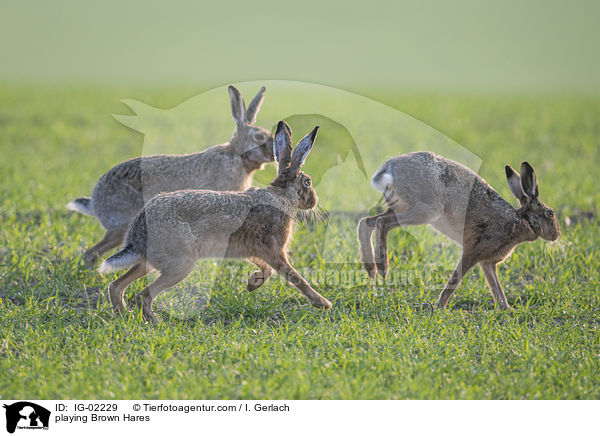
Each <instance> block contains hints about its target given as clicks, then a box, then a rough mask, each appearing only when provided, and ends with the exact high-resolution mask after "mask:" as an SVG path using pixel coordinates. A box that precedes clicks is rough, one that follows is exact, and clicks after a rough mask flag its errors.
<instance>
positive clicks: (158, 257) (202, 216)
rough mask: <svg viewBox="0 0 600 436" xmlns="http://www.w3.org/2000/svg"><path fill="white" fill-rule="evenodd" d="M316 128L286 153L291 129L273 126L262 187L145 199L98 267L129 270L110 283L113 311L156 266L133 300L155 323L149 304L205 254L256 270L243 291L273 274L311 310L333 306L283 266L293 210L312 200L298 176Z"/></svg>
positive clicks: (305, 206) (311, 204)
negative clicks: (273, 170)
mask: <svg viewBox="0 0 600 436" xmlns="http://www.w3.org/2000/svg"><path fill="white" fill-rule="evenodd" d="M317 130H318V127H315V128H314V129H313V130H312V132H310V133H309V134H307V135H306V136H305V137H304V138H302V140H301V141H300V142H299V143H298V146H297V147H296V149H295V151H294V154H293V155H292V154H291V152H292V147H291V140H292V138H291V129H290V127H289V126H288V125H287V124H286V123H285V121H280V122H279V124H278V125H277V132H276V134H275V141H274V152H275V153H274V154H275V157H276V158H277V161H278V163H279V171H278V173H277V177H276V178H275V180H273V181H272V182H271V184H270V185H269V186H267V187H266V188H264V189H257V188H250V189H248V190H247V191H245V192H216V191H205V190H183V191H176V192H171V193H167V194H160V195H157V196H156V197H154V198H153V199H151V200H150V201H148V203H146V205H145V206H144V208H143V209H142V210H141V211H140V212H139V213H138V214H137V216H136V217H135V218H134V219H133V222H132V223H131V226H130V227H129V229H128V231H127V236H126V237H125V242H124V246H123V248H122V249H121V251H119V252H118V253H116V254H115V255H113V256H111V257H109V258H108V259H106V260H105V261H104V262H103V263H102V265H101V267H100V270H99V271H100V272H101V273H107V272H111V271H115V270H118V269H123V268H126V267H131V268H130V269H129V271H128V272H127V273H125V274H124V275H122V276H121V277H119V278H118V279H117V280H115V281H113V282H112V283H110V285H109V286H108V290H109V297H110V301H111V302H112V304H113V306H114V308H115V309H117V310H121V311H124V310H126V308H125V303H124V301H123V293H124V292H125V288H126V287H127V286H128V285H129V284H130V283H131V282H133V281H134V280H136V279H138V278H140V277H142V276H144V275H146V274H147V272H148V271H149V270H150V269H152V268H155V269H157V270H158V271H159V273H160V275H159V277H158V278H157V279H156V280H155V281H154V282H153V283H151V284H150V285H149V286H148V287H146V288H145V289H144V290H143V291H142V292H140V293H139V294H138V295H137V298H136V299H137V303H138V306H141V307H142V312H143V315H144V317H145V318H146V319H147V320H148V321H153V322H156V321H157V320H158V319H157V317H156V315H155V314H154V312H153V311H152V300H153V299H154V298H155V297H156V296H157V295H158V294H159V293H160V292H161V291H163V290H164V289H166V288H168V287H170V286H173V285H175V284H177V283H179V282H180V281H181V280H183V279H184V278H185V277H187V275H188V274H189V273H190V272H191V271H192V269H193V268H194V265H195V264H196V261H197V260H198V259H200V258H206V257H213V258H227V257H228V258H232V257H233V258H246V259H248V260H249V261H251V262H253V263H254V264H255V265H257V266H258V267H259V268H260V271H255V272H254V273H252V275H251V276H250V279H249V281H248V290H249V291H253V290H255V289H256V288H258V287H260V286H261V285H262V284H263V283H264V282H265V281H266V280H267V279H268V278H269V277H270V276H271V274H272V273H273V269H274V270H276V271H277V272H279V274H281V275H283V277H285V279H286V280H288V281H289V282H290V283H291V284H293V285H294V286H295V287H297V288H298V289H299V290H300V292H302V293H303V294H304V295H305V296H306V297H307V298H308V299H309V301H310V302H311V303H312V304H313V305H314V306H317V307H323V308H327V309H328V308H330V307H331V303H330V302H329V301H328V300H327V299H325V298H323V297H322V296H321V295H319V294H318V293H317V292H316V291H315V290H314V289H313V288H311V287H310V285H309V284H308V283H307V282H306V281H305V280H304V279H303V278H302V277H301V276H300V275H299V274H298V273H297V272H296V270H294V268H293V267H292V266H291V265H290V264H289V262H288V259H287V254H286V246H287V244H288V242H289V240H290V238H291V236H292V224H293V220H294V217H295V215H296V212H297V211H298V209H312V208H314V207H315V206H316V204H317V201H318V198H317V194H316V192H315V190H314V188H313V187H312V184H311V179H310V177H308V176H307V175H306V174H304V173H303V172H302V171H300V168H301V166H302V164H303V163H304V160H305V159H306V156H307V155H308V153H309V152H310V150H311V148H312V145H313V143H314V141H315V137H316V135H317Z"/></svg>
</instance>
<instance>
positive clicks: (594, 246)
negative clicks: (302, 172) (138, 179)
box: [0, 85, 600, 399]
mask: <svg viewBox="0 0 600 436" xmlns="http://www.w3.org/2000/svg"><path fill="white" fill-rule="evenodd" d="M195 93H196V92H195V90H193V89H179V90H169V89H163V90H143V89H140V90H135V89H119V88H106V89H100V88H98V89H96V88H68V87H63V88H55V89H52V88H49V87H31V88H28V87H9V86H7V85H2V86H0V100H1V101H2V102H3V104H2V105H1V106H0V145H1V150H2V158H1V159H0V177H1V180H2V187H1V191H0V210H1V212H0V213H1V219H2V226H1V228H0V356H1V358H0V373H1V374H2V375H3V376H2V377H0V398H3V399H9V398H15V399H17V398H43V399H51V398H52V399H56V398H65V399H66V398H70V399H75V398H77V399H83V398H86V399H91V398H115V399H132V398H148V399H151V398H173V399H175V398H177V399H192V398H207V399H208V398H210V399H235V398H275V399H284V398H285V399H400V398H410V399H470V398H475V399H536V398H537V399H566V398H568V399H580V398H587V399H599V398H600V314H599V312H598V307H599V306H600V293H599V288H600V260H598V259H599V257H600V227H599V218H598V212H599V211H598V205H599V204H600V191H599V190H598V188H597V182H598V180H599V178H600V177H599V176H600V170H599V169H598V165H599V163H600V148H599V147H598V144H599V143H600V121H599V120H600V99H588V98H583V97H582V98H575V97H559V96H554V97H553V96H538V97H518V98H517V97H507V96H469V95H390V94H385V95H384V94H378V93H377V92H373V93H368V94H369V95H372V96H374V97H376V98H377V96H378V95H380V99H381V101H383V102H385V103H387V104H389V105H392V106H394V107H395V108H397V109H399V110H401V111H403V112H405V113H407V114H409V115H411V116H413V117H415V118H416V119H419V120H421V121H423V122H424V123H426V124H428V125H430V126H432V127H434V128H435V129H437V130H439V131H440V132H442V133H444V134H445V135H447V136H449V137H450V138H452V139H453V140H455V141H456V142H457V143H458V144H461V145H462V146H463V147H465V148H466V149H467V150H469V151H471V152H472V153H473V154H474V155H476V156H478V157H479V158H480V159H481V160H482V162H483V163H482V166H481V169H480V174H481V175H482V176H483V177H484V178H486V180H488V181H489V182H490V184H491V185H492V186H493V187H494V188H495V189H497V190H498V191H499V192H500V193H501V194H502V195H503V196H504V197H505V198H507V199H509V198H510V197H509V190H508V187H507V186H506V181H505V179H504V171H503V166H504V165H505V164H506V163H510V164H511V165H513V166H517V165H519V163H520V162H521V161H522V160H528V161H529V162H531V163H532V164H533V165H534V166H535V167H536V170H537V172H538V177H539V180H540V192H541V199H542V200H543V201H544V202H546V203H547V204H549V205H551V206H553V207H554V208H555V209H556V211H557V215H558V217H559V220H560V223H561V226H562V227H563V237H562V239H561V240H560V241H559V242H558V243H554V244H549V243H545V242H542V241H536V242H534V243H530V244H526V245H522V246H520V247H519V248H517V250H516V251H515V253H514V254H513V256H512V257H511V258H510V259H509V260H508V262H507V263H506V264H504V265H502V266H501V268H500V273H499V274H500V280H501V281H502V282H503V285H504V288H505V291H506V293H507V297H508V300H509V302H510V303H511V305H512V306H513V308H514V310H513V311H511V312H510V313H503V312H500V311H498V310H495V309H494V304H493V300H492V297H491V295H490V293H489V291H488V289H487V286H486V284H485V281H484V279H483V274H482V273H481V272H480V271H479V270H478V269H475V270H474V271H473V272H472V273H470V274H469V277H468V280H465V282H464V283H463V284H462V285H461V287H460V288H459V289H458V290H457V292H456V293H455V296H454V298H453V299H452V300H451V305H450V309H449V310H446V311H435V312H434V313H433V314H431V313H430V312H429V311H427V310H419V309H418V307H419V306H417V305H418V304H420V303H422V302H424V301H434V300H435V298H436V297H437V293H438V292H439V289H440V287H441V286H443V284H444V283H445V281H446V280H447V278H448V274H449V271H450V270H451V269H452V268H453V266H454V264H455V263H456V261H457V260H458V256H459V253H460V251H459V249H458V247H456V246H454V245H453V244H452V243H450V242H449V241H448V240H447V239H445V238H444V237H443V236H441V235H439V234H436V233H434V232H433V231H431V230H429V229H427V228H415V229H411V230H410V232H406V231H394V232H393V233H392V234H391V236H390V249H391V270H392V272H393V274H392V277H391V278H390V279H389V280H388V281H387V282H382V281H381V280H379V281H377V282H373V283H370V282H368V281H367V280H366V279H364V275H361V274H360V273H359V269H358V265H357V264H356V262H357V260H358V249H357V243H356V242H355V240H354V232H355V226H356V219H357V216H355V215H353V214H352V213H348V214H341V213H340V214H335V213H332V214H331V216H330V219H329V221H328V222H326V221H323V222H318V223H316V224H314V223H312V224H310V225H304V224H299V225H298V226H297V232H296V237H295V240H294V242H293V244H292V247H291V252H292V254H291V258H292V263H293V265H295V266H296V267H298V269H300V270H301V271H302V272H303V274H305V276H306V278H307V280H309V281H310V282H311V283H312V284H313V285H314V287H315V288H316V289H317V290H318V291H319V292H321V293H322V294H323V295H324V296H325V297H327V298H328V299H329V300H331V301H332V303H333V309H332V310H330V311H328V312H324V311H320V310H316V309H312V308H311V307H309V306H308V305H307V303H306V301H305V300H304V299H303V297H302V296H301V294H300V293H299V292H298V291H297V290H295V289H293V288H291V287H290V286H288V285H287V284H285V283H283V282H282V281H280V280H279V279H278V278H276V277H275V278H273V279H272V280H271V281H269V282H268V283H267V284H266V285H265V286H263V287H262V288H261V289H259V290H257V291H256V292H254V293H252V294H248V293H247V292H246V290H245V282H244V277H246V276H247V272H248V268H247V267H245V266H243V265H242V264H241V263H239V262H233V261H232V262H227V267H226V268H224V269H222V270H221V272H220V273H217V274H216V276H217V279H216V281H215V282H214V283H210V284H209V285H206V284H202V282H203V277H204V274H211V275H212V274H213V273H216V270H217V268H218V266H217V265H216V264H214V263H212V262H202V263H201V264H200V265H199V266H198V268H197V270H196V272H194V273H193V274H192V276H191V277H190V279H189V280H187V281H186V282H185V286H191V287H194V286H195V287H197V288H198V289H200V290H201V291H202V292H203V295H204V297H203V299H202V301H203V304H201V305H200V306H182V305H181V304H180V303H179V302H178V300H177V293H176V292H171V293H167V295H166V296H165V297H164V298H163V299H162V300H161V301H162V302H163V303H162V307H163V308H164V310H163V314H162V317H163V322H162V323H161V324H159V325H158V326H149V325H146V324H144V323H143V322H142V321H141V320H140V318H139V315H137V314H135V313H132V314H131V316H130V317H127V318H122V317H117V316H115V315H113V313H112V311H111V309H110V307H109V303H108V301H107V298H106V294H105V290H106V286H107V284H108V282H109V280H110V279H111V278H110V277H101V276H99V275H98V274H97V273H95V272H91V271H86V270H85V269H84V268H83V267H82V264H81V254H82V252H83V250H84V249H85V247H86V246H88V245H90V244H92V243H93V242H95V241H97V240H98V239H99V238H100V237H101V236H102V230H101V228H100V226H99V224H98V223H97V222H96V221H95V220H94V219H92V218H89V217H85V216H81V215H77V214H73V213H70V212H68V211H67V210H66V209H65V208H64V205H65V204H66V203H67V202H68V201H69V200H71V199H73V198H75V197H77V196H81V195H89V194H90V193H91V189H92V187H93V185H94V183H95V182H96V181H97V179H98V178H99V177H100V176H101V175H102V174H103V173H104V172H105V171H106V170H108V169H109V168H111V167H112V166H113V165H114V164H116V163H118V162H120V161H122V160H124V159H126V158H129V157H133V156H136V155H139V154H140V153H141V152H142V144H143V140H144V138H143V135H141V134H139V133H136V132H134V131H133V130H131V129H128V128H126V127H124V126H123V125H121V124H119V123H118V122H117V121H115V120H114V119H113V118H112V116H111V114H113V113H127V109H126V108H124V106H123V105H122V104H121V103H119V100H120V99H121V98H127V97H134V98H136V99H139V100H143V101H145V102H147V103H149V104H152V105H155V106H159V107H170V106H173V105H176V104H178V103H180V102H181V101H184V100H185V99H187V98H189V97H191V96H193V95H194V94H195ZM247 100H248V99H247ZM267 104H268V100H266V101H265V106H266V105H267ZM348 110H353V109H352V108H348ZM259 120H260V117H259ZM323 130H325V129H323ZM376 134H377V135H378V136H381V135H382V132H376ZM298 135H299V133H296V136H298ZM225 139H226V138H223V140H225ZM382 147H383V149H382V150H383V151H385V152H386V153H388V154H389V153H390V152H391V151H393V150H394V139H393V138H388V140H387V141H384V144H383V145H382ZM383 151H382V153H383ZM375 154H376V153H375ZM364 157H365V159H366V162H365V164H366V167H367V168H368V169H371V168H373V167H374V166H376V165H377V164H378V163H379V162H378V161H373V158H372V156H371V154H369V153H367V154H366V155H365V156H364ZM310 159H311V157H309V160H310ZM314 161H315V162H316V161H318V159H314ZM307 171H308V172H310V168H309V170H307ZM317 189H318V188H317ZM339 189H340V191H339V195H343V190H344V189H348V186H347V185H339ZM334 194H335V192H334ZM372 195H373V198H376V194H375V193H373V194H372ZM509 201H511V202H512V203H513V204H515V201H513V200H512V199H511V200H509ZM364 212H366V211H364ZM567 218H568V219H567ZM565 221H567V222H569V224H570V225H568V226H567V225H566V222H565ZM323 239H327V240H329V241H337V242H335V243H332V244H329V245H327V250H328V252H327V253H325V254H326V255H324V253H323V252H322V250H323V248H322V245H319V244H320V241H322V240H323ZM328 274H329V275H330V276H328ZM332 274H333V277H332V276H331V275H332ZM336 274H337V275H336ZM344 274H346V275H344ZM352 274H354V275H352ZM348 275H351V276H352V277H353V278H350V279H349V278H348ZM144 283H147V282H144V281H140V282H138V283H135V284H134V285H132V287H131V288H130V289H129V291H128V293H127V300H126V301H127V302H128V304H129V305H132V303H133V295H134V292H138V291H139V290H141V288H142V287H143V285H144ZM197 283H201V284H200V285H198V284H197ZM183 285H184V284H182V286H183ZM208 288H209V289H208ZM184 294H185V293H184ZM170 299H173V301H175V303H177V304H174V305H170V304H171V303H170V301H171V300H170ZM182 307H183V309H182ZM182 315H185V316H182Z"/></svg>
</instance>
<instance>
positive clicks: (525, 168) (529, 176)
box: [521, 162, 540, 199]
mask: <svg viewBox="0 0 600 436" xmlns="http://www.w3.org/2000/svg"><path fill="white" fill-rule="evenodd" d="M521 187H522V188H523V192H524V193H525V195H526V196H527V198H529V199H536V198H537V197H538V195H540V191H539V189H538V183H537V177H536V175H535V170H534V169H533V167H532V166H531V165H529V163H528V162H523V163H521Z"/></svg>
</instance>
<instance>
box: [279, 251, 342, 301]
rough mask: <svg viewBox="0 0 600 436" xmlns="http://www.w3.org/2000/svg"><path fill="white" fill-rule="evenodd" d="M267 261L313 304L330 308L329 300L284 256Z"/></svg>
mask: <svg viewBox="0 0 600 436" xmlns="http://www.w3.org/2000/svg"><path fill="white" fill-rule="evenodd" d="M269 263H270V265H271V266H272V267H273V268H275V270H276V271H277V272H278V273H279V274H281V275H282V276H283V277H284V278H285V279H286V280H287V281H288V282H289V283H291V284H292V285H294V286H295V287H296V288H297V289H298V290H299V291H300V292H302V293H303V294H304V295H305V296H306V298H308V300H309V301H310V302H311V304H312V305H313V306H315V307H322V308H324V309H331V302H330V301H329V300H328V299H327V298H325V297H323V296H322V295H321V294H319V293H318V292H317V291H315V290H314V289H313V288H311V286H310V285H309V284H308V283H307V282H306V280H304V279H303V278H302V276H301V275H300V274H298V272H297V271H296V270H295V269H294V267H292V265H290V264H289V262H288V260H287V259H286V257H285V256H281V257H279V258H277V259H274V260H273V261H272V262H269Z"/></svg>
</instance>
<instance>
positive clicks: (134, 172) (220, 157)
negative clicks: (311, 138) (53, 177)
mask: <svg viewBox="0 0 600 436" xmlns="http://www.w3.org/2000/svg"><path fill="white" fill-rule="evenodd" d="M264 92H265V87H264V86H263V87H262V88H261V89H260V91H258V94H256V97H254V99H252V101H251V102H250V105H249V106H248V109H246V105H245V103H244V99H243V97H242V95H241V94H240V91H239V90H238V89H237V88H236V87H235V86H229V96H230V98H231V113H232V115H233V119H234V121H235V124H236V126H235V131H234V132H233V136H232V138H231V140H230V141H229V142H228V143H225V144H221V145H215V146H213V147H210V148H208V149H206V150H204V151H201V152H199V153H193V154H186V155H154V156H142V157H138V158H134V159H131V160H128V161H125V162H122V163H120V164H118V165H117V166H115V167H114V168H112V169H111V170H110V171H108V172H107V173H106V174H104V175H103V176H102V177H101V178H100V180H99V181H98V183H97V184H96V187H95V188H94V191H93V194H92V198H88V197H83V198H78V199H76V200H73V201H71V202H70V203H69V204H68V205H67V208H69V209H71V210H74V211H77V212H80V213H83V214H85V215H90V216H94V217H96V218H97V219H98V221H100V224H102V226H103V227H104V228H105V229H106V234H105V235H104V237H103V238H102V240H101V241H100V242H98V243H97V244H96V245H94V246H93V247H91V248H90V249H88V250H87V251H86V252H85V253H84V260H85V262H86V264H87V265H88V267H90V268H93V267H94V265H96V262H97V261H98V258H99V257H100V256H101V255H102V254H103V253H106V252H107V251H109V250H110V249H112V248H114V247H116V246H118V245H119V244H121V243H122V242H123V237H124V236H125V232H126V231H127V226H128V225H129V223H130V222H131V220H132V219H133V217H134V216H135V215H136V213H137V212H138V211H139V210H140V209H141V208H142V206H143V205H144V203H145V199H146V200H148V199H149V198H152V197H153V196H155V195H156V194H158V193H161V192H172V191H177V190H180V189H211V190H216V191H243V190H246V189H248V188H249V187H250V184H251V182H252V175H253V173H254V172H255V171H256V170H258V169H260V168H262V166H263V165H264V164H265V163H267V162H272V161H273V135H272V134H271V132H270V131H269V130H267V129H264V128H262V127H258V126H255V125H254V123H255V121H256V116H257V114H258V111H259V110H260V106H261V105H262V102H263V99H264Z"/></svg>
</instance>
